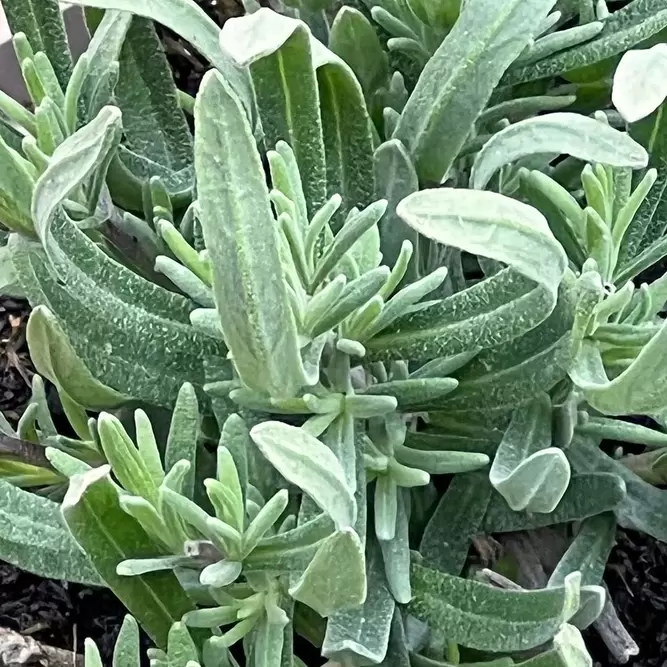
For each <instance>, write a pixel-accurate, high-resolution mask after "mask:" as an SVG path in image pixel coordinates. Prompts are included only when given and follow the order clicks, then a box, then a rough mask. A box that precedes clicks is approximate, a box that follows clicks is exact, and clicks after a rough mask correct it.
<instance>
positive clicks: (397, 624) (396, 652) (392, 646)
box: [380, 606, 410, 667]
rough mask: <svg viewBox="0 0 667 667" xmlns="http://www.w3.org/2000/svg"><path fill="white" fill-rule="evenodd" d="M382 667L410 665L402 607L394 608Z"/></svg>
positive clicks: (404, 666)
mask: <svg viewBox="0 0 667 667" xmlns="http://www.w3.org/2000/svg"><path fill="white" fill-rule="evenodd" d="M380 665H381V667H410V653H409V649H408V643H407V640H406V637H405V629H404V627H403V614H402V612H401V609H400V607H398V606H397V607H396V608H395V609H394V617H393V618H392V620H391V632H390V633H389V645H388V646H387V654H386V655H385V658H384V660H383V661H382V662H381V663H380Z"/></svg>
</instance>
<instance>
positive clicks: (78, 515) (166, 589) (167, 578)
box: [61, 466, 192, 648]
mask: <svg viewBox="0 0 667 667" xmlns="http://www.w3.org/2000/svg"><path fill="white" fill-rule="evenodd" d="M109 473H110V469H109V466H102V467H101V468H95V469H93V470H90V471H89V472H86V473H83V474H80V475H75V476H74V477H73V478H72V479H71V480H70V486H69V488H68V490H67V494H66V495H65V498H64V500H63V502H62V505H61V512H62V515H63V517H64V518H65V521H66V522H67V525H68V527H69V529H70V531H71V533H72V535H73V536H74V538H75V539H76V541H77V542H78V543H79V544H80V545H81V546H82V548H84V549H85V550H86V553H87V554H88V556H89V558H90V560H91V561H92V563H93V566H94V567H95V569H96V570H97V571H98V572H99V574H100V577H101V578H102V579H103V580H104V582H105V583H106V584H107V585H108V586H109V588H111V590H112V591H113V592H114V593H115V594H116V595H117V596H118V598H119V599H120V600H121V601H122V602H123V604H124V605H125V606H126V607H127V608H128V610H129V611H130V612H131V613H132V615H133V616H134V617H136V618H137V619H138V620H139V621H140V622H141V624H142V626H143V628H144V629H145V630H146V632H148V634H149V636H150V637H151V638H152V639H153V640H154V641H155V643H156V644H157V645H158V646H160V647H163V648H164V647H166V642H167V634H168V632H169V629H170V628H171V625H172V624H173V623H174V622H176V621H177V620H180V618H181V617H182V616H183V614H184V613H185V612H187V611H189V610H190V609H192V603H191V601H190V599H189V598H188V596H187V595H186V593H185V591H184V590H183V589H182V588H181V586H180V584H179V583H178V581H177V580H176V577H175V576H174V575H173V574H172V573H171V572H161V573H154V574H151V575H147V576H137V577H121V576H119V575H118V574H117V573H116V568H117V566H118V564H119V563H120V562H122V561H124V560H128V559H134V558H145V557H151V556H154V555H155V546H154V543H153V541H152V540H151V539H150V538H149V537H148V536H147V535H146V533H145V532H144V531H143V529H142V528H141V527H140V526H139V524H138V523H137V522H136V521H135V520H134V519H132V517H130V516H129V515H127V514H125V512H123V510H122V509H121V508H120V505H119V491H118V488H117V487H116V486H115V485H114V484H113V483H112V481H111V480H110V479H109Z"/></svg>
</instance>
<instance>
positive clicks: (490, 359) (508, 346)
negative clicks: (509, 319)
mask: <svg viewBox="0 0 667 667" xmlns="http://www.w3.org/2000/svg"><path fill="white" fill-rule="evenodd" d="M566 276H567V274H566ZM575 295H576V292H574V291H573V289H572V284H571V282H570V280H569V279H568V280H567V281H563V283H562V284H561V289H560V291H559V297H558V302H557V304H556V307H555V308H554V310H553V312H552V313H551V315H550V316H549V317H548V318H547V319H546V320H545V321H544V322H542V323H541V324H539V325H538V326H536V327H535V328H534V329H532V330H531V331H529V332H528V333H526V334H524V335H523V336H520V337H519V338H515V339H514V340H512V341H510V342H509V343H505V344H504V345H498V346H496V347H491V348H488V349H486V350H483V351H482V352H480V353H479V354H478V355H477V356H476V357H475V358H474V359H473V360H472V361H471V362H470V363H469V364H467V365H466V366H465V367H464V368H463V369H462V370H461V371H460V372H459V373H458V374H457V375H458V380H459V386H458V388H457V390H456V391H455V392H453V393H452V394H451V395H450V396H448V397H446V398H445V400H444V401H443V402H442V403H441V404H439V405H438V406H433V408H434V409H437V410H445V411H446V412H448V413H449V414H450V415H451V414H452V412H461V413H463V414H467V415H468V416H470V415H474V414H475V413H476V412H482V413H487V414H490V413H491V412H493V413H494V414H498V415H500V414H502V413H507V412H510V411H512V410H514V409H515V408H516V407H517V406H519V405H526V404H527V403H530V401H532V400H533V399H534V398H535V395H536V394H537V393H539V392H543V391H549V390H551V389H552V388H553V387H554V386H555V385H556V384H557V383H558V382H560V381H561V380H563V379H565V378H566V377H567V369H568V368H569V366H570V364H571V361H572V359H571V345H572V326H573V315H574V309H575V306H576V302H575V301H574V296H575ZM439 414H443V413H440V412H432V413H431V415H432V419H436V420H437V419H438V416H437V415H439ZM468 418H469V417H468Z"/></svg>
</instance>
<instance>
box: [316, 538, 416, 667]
mask: <svg viewBox="0 0 667 667" xmlns="http://www.w3.org/2000/svg"><path fill="white" fill-rule="evenodd" d="M408 576H409V574H408ZM366 579H367V586H368V595H367V596H366V600H365V602H364V603H363V605H361V606H360V607H357V608H354V609H349V610H347V611H341V612H339V613H337V614H334V615H333V616H332V617H330V618H329V621H328V623H327V631H326V634H325V636H324V642H323V643H322V655H323V656H325V657H326V658H329V659H330V660H333V661H335V662H338V663H340V664H346V663H350V662H353V663H354V664H355V665H360V666H363V665H375V664H377V663H379V662H382V660H383V659H384V657H385V655H386V653H387V647H388V645H389V632H390V629H391V621H392V618H393V616H394V609H395V607H396V604H395V602H394V599H393V597H392V595H391V593H390V592H389V589H388V587H387V581H386V578H385V574H384V567H383V563H382V553H381V552H380V548H379V546H378V545H377V543H375V542H374V541H370V540H369V543H368V546H367V557H366Z"/></svg>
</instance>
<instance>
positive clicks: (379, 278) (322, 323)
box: [311, 266, 390, 336]
mask: <svg viewBox="0 0 667 667" xmlns="http://www.w3.org/2000/svg"><path fill="white" fill-rule="evenodd" d="M389 273H390V272H389V269H388V268H387V267H386V266H379V267H378V268H377V269H372V270H371V271H368V272H367V273H365V274H364V275H363V276H359V277H358V278H355V279H354V280H352V281H350V282H349V283H347V285H345V287H344V289H343V291H342V292H341V295H340V297H339V298H338V300H337V301H335V302H334V303H333V304H332V305H331V308H330V309H329V310H328V311H327V312H325V313H323V315H322V317H321V318H320V320H319V321H318V322H316V323H315V324H314V325H313V329H312V331H311V335H312V336H320V335H321V334H323V333H325V332H327V331H328V330H329V329H332V328H334V327H335V326H337V325H338V324H340V323H341V322H342V321H343V320H344V319H346V318H347V317H349V316H350V315H352V313H354V312H355V311H356V310H357V309H358V308H361V307H363V306H364V304H366V303H367V302H368V301H370V300H371V299H372V298H373V297H374V296H376V295H377V293H378V292H379V291H380V290H381V289H382V287H383V286H384V285H385V284H386V282H387V279H388V278H389Z"/></svg>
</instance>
